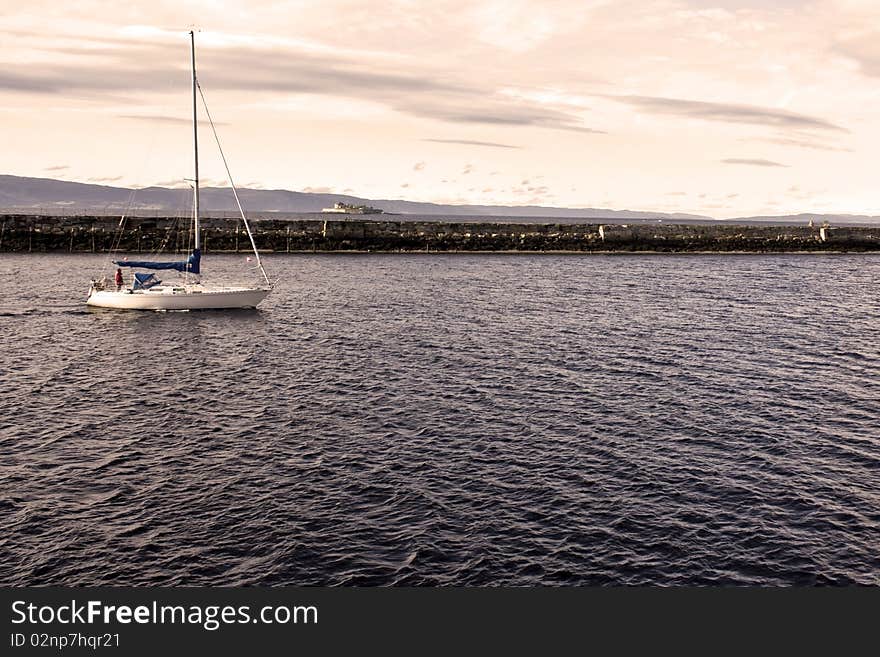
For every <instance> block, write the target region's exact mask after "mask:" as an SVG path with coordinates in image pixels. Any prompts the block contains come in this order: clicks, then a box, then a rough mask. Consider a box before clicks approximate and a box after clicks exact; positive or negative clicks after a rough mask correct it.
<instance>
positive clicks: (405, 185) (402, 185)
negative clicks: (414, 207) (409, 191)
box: [400, 183, 409, 187]
mask: <svg viewBox="0 0 880 657" xmlns="http://www.w3.org/2000/svg"><path fill="white" fill-rule="evenodd" d="M400 186H401V187H409V183H403V184H401V185H400Z"/></svg>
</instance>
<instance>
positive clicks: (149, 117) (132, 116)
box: [116, 114, 229, 125]
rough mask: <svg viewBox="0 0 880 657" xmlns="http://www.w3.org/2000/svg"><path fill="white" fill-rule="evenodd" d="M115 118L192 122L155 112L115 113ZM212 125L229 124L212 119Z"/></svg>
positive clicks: (160, 121) (161, 121)
mask: <svg viewBox="0 0 880 657" xmlns="http://www.w3.org/2000/svg"><path fill="white" fill-rule="evenodd" d="M116 118H117V119H131V120H133V121H150V122H158V123H180V124H184V123H185V124H187V125H190V124H192V119H191V118H189V119H182V118H180V117H177V116H159V115H155V114H117V115H116ZM214 125H229V124H228V123H224V122H223V121H214Z"/></svg>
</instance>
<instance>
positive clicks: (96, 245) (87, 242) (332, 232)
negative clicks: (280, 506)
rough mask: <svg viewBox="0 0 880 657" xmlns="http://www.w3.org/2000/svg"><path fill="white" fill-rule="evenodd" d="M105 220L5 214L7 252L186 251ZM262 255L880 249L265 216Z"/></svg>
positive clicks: (171, 235)
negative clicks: (330, 252) (280, 218)
mask: <svg viewBox="0 0 880 657" xmlns="http://www.w3.org/2000/svg"><path fill="white" fill-rule="evenodd" d="M119 223H120V221H119V219H116V218H112V217H100V216H81V217H47V216H32V215H11V214H9V215H0V252H7V253H22V252H25V253H26V252H53V251H54V252H71V253H76V252H86V253H99V252H108V251H113V250H119V251H125V252H133V253H150V252H155V251H163V252H185V251H187V250H188V249H189V248H190V247H191V236H190V234H189V220H188V219H180V218H174V217H168V218H142V217H131V218H128V219H126V220H125V226H124V230H120V229H119ZM252 228H253V230H254V240H255V241H256V244H257V248H259V249H260V251H269V252H275V253H285V252H287V253H295V252H302V251H309V252H312V251H376V252H398V251H401V252H425V251H428V252H456V251H526V252H541V251H545V252H590V251H595V252H608V251H624V252H633V251H668V252H687V251H693V252H698V251H716V252H725V251H727V252H743V251H745V252H773V251H777V252H778V251H880V226H878V227H820V226H816V227H813V226H768V225H732V224H722V223H718V224H709V225H697V224H686V225H685V224H666V223H663V224H660V223H656V224H648V223H640V224H602V223H583V224H523V223H502V222H485V223H456V222H447V221H436V222H435V221H432V222H425V221H418V222H415V221H413V222H410V221H371V220H359V219H358V220H336V221H323V220H320V219H316V220H293V221H281V220H259V221H255V222H253V224H252ZM202 229H203V232H202V248H203V250H204V251H205V252H239V251H241V252H246V251H249V250H250V241H249V240H248V236H247V233H246V232H245V230H244V228H243V226H242V225H241V222H240V221H236V220H233V219H215V218H205V219H203V220H202Z"/></svg>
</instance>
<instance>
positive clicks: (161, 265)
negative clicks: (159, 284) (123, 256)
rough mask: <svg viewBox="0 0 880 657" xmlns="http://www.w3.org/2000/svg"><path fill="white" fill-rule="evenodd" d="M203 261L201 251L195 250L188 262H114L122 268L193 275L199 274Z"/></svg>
mask: <svg viewBox="0 0 880 657" xmlns="http://www.w3.org/2000/svg"><path fill="white" fill-rule="evenodd" d="M201 259H202V252H201V250H200V249H193V252H192V253H190V255H189V258H187V259H186V260H177V261H173V262H150V261H148V260H114V261H113V264H114V265H119V266H120V267H140V268H141V269H176V270H177V271H188V272H190V273H192V274H198V273H199V261H200V260H201Z"/></svg>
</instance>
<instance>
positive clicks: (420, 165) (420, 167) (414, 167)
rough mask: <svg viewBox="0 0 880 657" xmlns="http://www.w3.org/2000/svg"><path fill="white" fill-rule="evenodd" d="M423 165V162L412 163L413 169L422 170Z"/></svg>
mask: <svg viewBox="0 0 880 657" xmlns="http://www.w3.org/2000/svg"><path fill="white" fill-rule="evenodd" d="M425 166H426V165H425V162H416V163H415V164H413V171H423V170H424V168H425Z"/></svg>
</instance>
